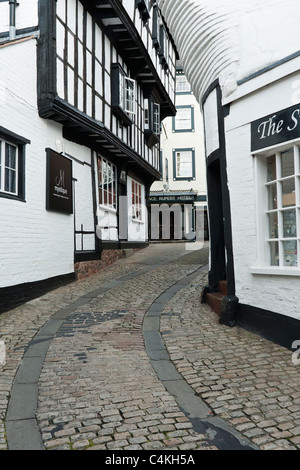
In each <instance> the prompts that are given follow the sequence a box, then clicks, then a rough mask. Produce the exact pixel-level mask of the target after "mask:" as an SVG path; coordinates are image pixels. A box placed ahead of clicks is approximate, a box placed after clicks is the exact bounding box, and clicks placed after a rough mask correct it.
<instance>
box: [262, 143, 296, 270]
mask: <svg viewBox="0 0 300 470" xmlns="http://www.w3.org/2000/svg"><path fill="white" fill-rule="evenodd" d="M264 165H265V168H266V171H265V174H266V181H265V201H266V206H267V208H266V216H267V218H266V222H267V225H268V228H267V231H266V235H267V244H268V253H269V256H268V257H269V265H270V266H279V267H299V259H298V253H299V249H300V225H299V224H300V174H299V171H300V168H299V166H300V161H299V147H298V146H295V147H293V148H289V149H287V150H285V151H283V152H277V153H274V154H273V155H270V156H267V157H265V158H264Z"/></svg>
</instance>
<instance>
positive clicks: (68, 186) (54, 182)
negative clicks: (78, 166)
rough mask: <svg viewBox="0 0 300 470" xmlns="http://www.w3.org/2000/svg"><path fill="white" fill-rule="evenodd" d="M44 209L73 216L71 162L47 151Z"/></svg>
mask: <svg viewBox="0 0 300 470" xmlns="http://www.w3.org/2000/svg"><path fill="white" fill-rule="evenodd" d="M46 151H47V183H46V209H47V210H52V211H56V212H63V213H65V214H73V191H72V160H70V159H69V158H66V157H64V156H63V155H61V154H59V153H57V152H54V151H53V150H50V149H47V150H46Z"/></svg>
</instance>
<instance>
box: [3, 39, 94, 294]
mask: <svg viewBox="0 0 300 470" xmlns="http://www.w3.org/2000/svg"><path fill="white" fill-rule="evenodd" d="M0 53H1V61H0V76H1V84H2V87H1V93H0V100H1V118H0V125H1V126H2V127H4V128H6V129H8V130H9V131H11V132H14V133H16V134H18V135H20V136H22V137H24V138H26V139H29V140H30V141H31V144H28V145H26V160H25V162H26V163H25V199H26V202H25V203H24V202H21V201H15V200H12V199H6V198H3V197H1V198H0V220H1V226H0V287H6V286H11V285H16V284H19V283H25V282H33V281H38V280H43V279H47V278H50V277H54V276H58V275H63V274H67V273H70V272H73V271H74V265H73V261H74V259H73V258H74V216H73V215H65V214H59V213H57V212H50V211H47V210H46V152H45V149H46V148H47V147H49V148H52V149H53V150H55V151H59V152H60V151H61V150H62V149H63V151H64V153H65V154H70V155H72V156H73V157H74V158H76V159H77V160H79V161H81V162H84V161H86V162H87V163H90V161H91V153H90V150H89V149H87V148H85V147H82V146H78V145H75V144H72V143H70V142H67V141H65V140H64V139H63V138H62V134H61V131H62V129H61V126H60V125H59V124H56V123H53V122H51V121H45V120H43V119H41V118H39V116H38V112H37V96H36V40H34V39H31V40H27V41H25V42H21V43H19V44H15V45H11V46H7V47H2V48H1V49H0ZM12 55H13V57H14V60H13V61H12V60H11V57H12ZM19 70H22V80H20V75H19ZM90 174H91V171H90V167H88V166H83V165H82V164H80V163H77V162H76V161H73V175H74V177H75V178H76V179H77V182H76V183H75V184H76V187H75V202H76V214H77V217H76V225H77V226H79V227H80V226H81V224H83V225H84V229H86V230H88V229H89V228H90V227H92V220H93V212H92V201H91V176H90ZM80 188H84V189H85V190H84V189H83V190H81V189H80ZM86 189H88V191H87V190H86ZM89 243H90V242H89Z"/></svg>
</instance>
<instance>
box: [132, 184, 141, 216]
mask: <svg viewBox="0 0 300 470" xmlns="http://www.w3.org/2000/svg"><path fill="white" fill-rule="evenodd" d="M131 194H132V218H133V219H134V220H139V221H140V220H142V185H141V184H140V183H138V182H137V181H134V180H132V182H131Z"/></svg>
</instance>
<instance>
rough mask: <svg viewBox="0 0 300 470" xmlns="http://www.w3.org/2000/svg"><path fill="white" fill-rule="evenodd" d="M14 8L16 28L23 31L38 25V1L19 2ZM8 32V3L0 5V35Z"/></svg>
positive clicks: (23, 0) (21, 0)
mask: <svg viewBox="0 0 300 470" xmlns="http://www.w3.org/2000/svg"><path fill="white" fill-rule="evenodd" d="M18 3H19V5H18V7H17V8H16V28H17V29H23V28H29V27H32V26H37V25H38V1H37V0H19V2H18ZM8 30H9V1H8V0H7V2H1V3H0V33H1V32H6V31H8Z"/></svg>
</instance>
